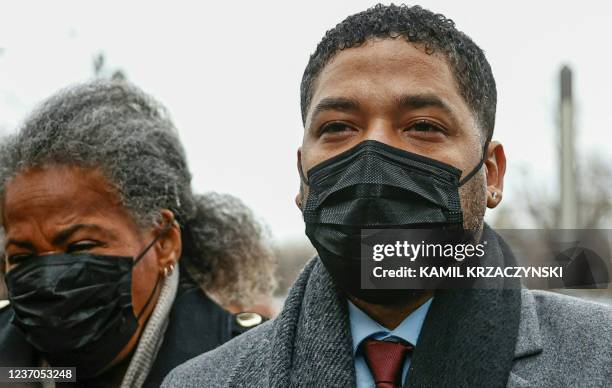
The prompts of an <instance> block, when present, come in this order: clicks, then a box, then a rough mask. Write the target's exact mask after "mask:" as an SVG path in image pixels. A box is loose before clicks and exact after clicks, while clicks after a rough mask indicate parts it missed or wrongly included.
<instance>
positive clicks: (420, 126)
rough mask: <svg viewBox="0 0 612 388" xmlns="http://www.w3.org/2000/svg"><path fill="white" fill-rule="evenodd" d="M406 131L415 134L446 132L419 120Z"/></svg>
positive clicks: (428, 122) (437, 126)
mask: <svg viewBox="0 0 612 388" xmlns="http://www.w3.org/2000/svg"><path fill="white" fill-rule="evenodd" d="M406 130H407V131H411V130H412V131H416V132H442V133H445V132H446V131H445V130H444V129H443V128H442V127H441V126H439V125H437V124H434V123H432V122H431V121H427V120H419V121H417V122H416V123H414V124H412V125H410V126H409V127H408V128H406Z"/></svg>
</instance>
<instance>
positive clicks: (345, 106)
mask: <svg viewBox="0 0 612 388" xmlns="http://www.w3.org/2000/svg"><path fill="white" fill-rule="evenodd" d="M358 109H359V102H357V100H353V99H351V98H346V97H326V98H324V99H322V100H321V101H319V102H318V103H317V105H315V107H314V108H313V110H312V120H314V119H315V118H316V117H317V115H319V114H320V113H322V112H325V111H328V110H335V111H341V112H348V111H356V110H358Z"/></svg>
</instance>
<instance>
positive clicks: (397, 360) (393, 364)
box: [362, 339, 414, 388]
mask: <svg viewBox="0 0 612 388" xmlns="http://www.w3.org/2000/svg"><path fill="white" fill-rule="evenodd" d="M362 346H363V354H364V356H365V359H366V362H367V364H368V367H370V371H371V372H372V376H374V382H375V383H376V388H398V387H401V386H402V370H403V368H404V363H405V361H406V356H408V355H409V354H410V353H411V352H412V350H413V349H414V347H413V346H412V345H410V344H408V343H400V342H391V341H377V340H373V339H368V340H365V341H364V342H363V345H362Z"/></svg>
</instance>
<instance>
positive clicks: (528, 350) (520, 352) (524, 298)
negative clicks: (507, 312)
mask: <svg viewBox="0 0 612 388" xmlns="http://www.w3.org/2000/svg"><path fill="white" fill-rule="evenodd" d="M542 349H543V346H542V337H541V335H540V323H539V320H538V312H537V309H536V303H535V299H534V297H533V295H532V293H531V291H529V290H527V289H523V290H522V292H521V322H520V325H519V334H518V339H517V341H516V348H515V349H514V359H515V360H516V359H519V358H523V357H527V356H533V355H536V354H540V353H541V352H542Z"/></svg>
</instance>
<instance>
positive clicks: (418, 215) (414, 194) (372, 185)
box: [300, 140, 484, 304]
mask: <svg viewBox="0 0 612 388" xmlns="http://www.w3.org/2000/svg"><path fill="white" fill-rule="evenodd" d="M483 163H484V156H483V158H482V159H481V161H480V163H479V164H478V165H477V166H476V167H475V168H474V169H473V170H472V171H471V172H470V173H469V174H468V175H467V176H466V177H465V178H464V179H463V180H461V181H460V177H461V171H460V170H459V169H457V168H455V167H453V166H450V165H448V164H445V163H442V162H440V161H437V160H434V159H430V158H427V157H424V156H422V155H418V154H414V153H411V152H407V151H404V150H401V149H398V148H394V147H391V146H389V145H387V144H384V143H381V142H378V141H374V140H367V141H364V142H362V143H360V144H358V145H357V146H355V147H354V148H352V149H350V150H348V151H345V152H343V153H341V154H339V155H337V156H335V157H333V158H331V159H328V160H326V161H324V162H322V163H320V164H318V165H316V166H314V167H313V168H311V169H310V170H309V171H308V178H306V177H304V175H303V173H302V171H301V170H300V173H301V175H302V180H303V182H304V183H305V184H306V185H308V187H309V192H308V198H307V200H306V203H305V204H304V206H303V209H302V211H303V216H304V222H305V224H306V235H307V236H308V238H309V239H310V241H311V242H312V244H313V245H314V247H315V248H316V250H317V252H318V254H319V257H320V258H321V261H322V262H323V264H324V265H325V267H326V269H327V270H328V272H329V273H330V275H331V276H332V278H333V280H334V282H335V283H336V285H338V286H339V287H340V288H341V289H342V290H344V291H345V292H346V293H348V294H349V295H352V296H354V297H357V298H359V299H362V300H365V301H368V302H371V303H380V304H393V303H397V302H399V301H401V300H404V299H405V298H406V297H408V296H411V295H415V294H418V291H415V290H382V289H381V290H372V289H362V288H361V282H360V279H361V272H360V270H361V252H360V247H361V230H362V229H376V228H395V229H408V228H412V229H416V228H427V229H435V228H460V229H462V228H463V211H462V209H461V203H460V199H459V187H460V186H461V185H463V184H464V183H465V182H467V181H468V180H469V179H470V178H471V177H472V176H473V175H474V174H475V173H476V172H478V170H480V167H481V166H482V164H483ZM300 167H301V166H300Z"/></svg>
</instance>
